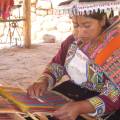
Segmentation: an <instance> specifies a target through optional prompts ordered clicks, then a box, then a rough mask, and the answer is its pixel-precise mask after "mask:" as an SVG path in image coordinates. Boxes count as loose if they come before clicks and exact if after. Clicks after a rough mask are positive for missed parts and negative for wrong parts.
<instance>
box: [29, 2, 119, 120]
mask: <svg viewBox="0 0 120 120" xmlns="http://www.w3.org/2000/svg"><path fill="white" fill-rule="evenodd" d="M68 5H70V6H72V7H71V8H70V10H69V14H70V16H71V19H72V22H73V27H74V31H73V34H72V35H70V36H69V37H68V38H67V39H66V40H65V41H63V43H62V44H61V48H60V49H59V51H58V53H57V54H56V55H55V56H54V57H53V59H52V60H51V62H50V63H49V64H48V65H47V67H46V69H45V70H44V72H43V74H42V75H41V76H40V78H39V79H38V80H37V81H36V82H35V83H34V84H33V85H31V86H30V87H29V88H28V94H29V95H30V96H37V97H38V96H41V95H43V94H44V92H45V91H47V89H50V88H51V89H53V90H55V91H58V92H60V93H62V94H64V95H65V96H67V97H69V98H71V99H73V100H74V101H73V102H69V103H67V104H65V105H64V106H62V107H61V108H59V109H58V110H57V111H55V112H54V113H53V115H54V117H55V118H57V119H58V120H75V119H78V120H82V118H80V116H79V115H80V114H88V115H89V116H97V117H103V118H105V117H107V118H108V120H110V119H111V120H119V119H120V117H119V116H117V115H116V116H115V114H114V112H115V111H118V110H119V109H120V28H119V22H120V19H119V17H118V18H117V19H115V20H114V21H113V20H112V22H109V17H108V14H107V13H108V11H109V15H111V14H112V16H114V14H113V12H114V9H115V10H117V8H119V7H118V6H120V2H119V1H115V0H79V1H78V2H74V1H72V0H71V1H67V2H63V3H61V4H60V6H63V8H65V7H66V6H68ZM86 8H87V9H86ZM107 8H109V9H107ZM65 10H66V9H65ZM64 75H68V76H69V80H68V81H65V82H63V83H61V84H60V85H58V86H55V84H56V82H58V81H59V80H60V79H61V78H62V77H63V76H64ZM54 86H55V87H54ZM112 114H113V115H112Z"/></svg>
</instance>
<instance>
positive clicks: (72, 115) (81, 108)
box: [53, 100, 95, 120]
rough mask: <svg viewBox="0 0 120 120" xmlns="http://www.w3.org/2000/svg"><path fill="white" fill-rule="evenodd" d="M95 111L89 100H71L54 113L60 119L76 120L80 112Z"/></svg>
mask: <svg viewBox="0 0 120 120" xmlns="http://www.w3.org/2000/svg"><path fill="white" fill-rule="evenodd" d="M92 112H95V108H94V107H93V106H92V105H91V104H90V102H89V101H87V100H83V101H78V102H69V103H67V104H65V105H64V106H63V107H61V108H59V109H58V110H57V111H55V112H54V113H53V116H54V117H55V118H56V119H58V120H75V119H76V118H77V117H78V116H79V115H80V114H88V113H92Z"/></svg>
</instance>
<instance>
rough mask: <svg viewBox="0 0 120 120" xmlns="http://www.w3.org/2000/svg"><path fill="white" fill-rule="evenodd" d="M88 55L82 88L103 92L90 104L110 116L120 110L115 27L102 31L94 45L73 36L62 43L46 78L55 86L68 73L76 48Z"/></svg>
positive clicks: (119, 41) (119, 43)
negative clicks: (86, 76)
mask: <svg viewBox="0 0 120 120" xmlns="http://www.w3.org/2000/svg"><path fill="white" fill-rule="evenodd" d="M78 48H79V49H80V50H82V52H83V53H84V54H85V55H87V57H88V58H89V60H90V63H89V65H88V78H87V82H83V83H82V84H81V85H80V86H81V87H85V88H87V89H89V90H93V91H97V92H100V94H99V95H98V96H95V97H92V98H90V99H88V100H89V102H90V103H91V104H92V105H93V106H94V107H95V109H96V113H97V115H98V116H102V115H104V114H106V113H111V112H113V111H115V110H118V109H119V108H120V28H119V24H114V25H113V26H112V27H110V29H108V30H107V31H105V32H103V33H102V34H101V35H100V36H99V37H98V38H97V39H96V40H94V41H93V42H92V44H87V45H82V44H81V43H80V44H77V42H76V40H75V38H74V36H73V35H71V36H69V37H68V38H67V39H66V40H65V41H63V43H62V44H61V48H60V49H59V51H58V53H57V54H56V55H55V56H54V58H53V59H52V61H51V62H50V63H49V64H48V66H47V67H46V69H45V71H44V72H43V76H47V77H48V78H49V85H50V86H53V85H54V84H55V83H56V81H58V80H60V79H61V78H62V77H63V76H64V75H66V74H67V71H66V67H67V65H68V63H69V62H70V61H71V59H72V58H73V57H74V55H75V53H76V50H77V49H78Z"/></svg>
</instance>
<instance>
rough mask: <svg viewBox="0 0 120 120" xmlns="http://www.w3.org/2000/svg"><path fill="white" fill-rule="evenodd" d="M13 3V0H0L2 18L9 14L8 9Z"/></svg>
mask: <svg viewBox="0 0 120 120" xmlns="http://www.w3.org/2000/svg"><path fill="white" fill-rule="evenodd" d="M13 5H14V1H13V0H0V16H1V18H2V19H4V20H5V19H7V18H8V17H9V15H10V10H11V8H12V7H13Z"/></svg>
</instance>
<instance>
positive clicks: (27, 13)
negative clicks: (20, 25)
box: [23, 0, 31, 48]
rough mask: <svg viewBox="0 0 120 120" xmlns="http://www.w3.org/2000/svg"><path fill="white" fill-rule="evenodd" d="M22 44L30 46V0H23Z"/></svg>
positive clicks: (26, 46)
mask: <svg viewBox="0 0 120 120" xmlns="http://www.w3.org/2000/svg"><path fill="white" fill-rule="evenodd" d="M23 9H24V10H23V12H24V18H25V22H24V46H25V48H30V46H31V0H24V7H23Z"/></svg>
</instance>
